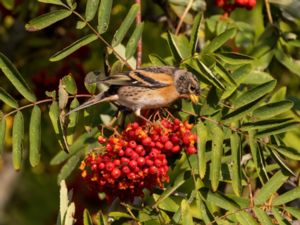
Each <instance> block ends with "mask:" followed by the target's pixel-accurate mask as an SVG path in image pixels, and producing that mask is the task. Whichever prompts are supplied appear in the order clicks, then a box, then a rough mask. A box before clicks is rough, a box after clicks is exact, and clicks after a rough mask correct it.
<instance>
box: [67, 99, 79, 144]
mask: <svg viewBox="0 0 300 225" xmlns="http://www.w3.org/2000/svg"><path fill="white" fill-rule="evenodd" d="M78 106H79V101H78V100H77V98H74V99H73V100H72V101H71V104H70V110H73V109H75V108H76V107H78ZM77 121H78V112H73V113H71V114H70V115H69V124H68V128H67V142H68V144H69V145H72V144H73V137H74V131H75V128H76V125H77Z"/></svg>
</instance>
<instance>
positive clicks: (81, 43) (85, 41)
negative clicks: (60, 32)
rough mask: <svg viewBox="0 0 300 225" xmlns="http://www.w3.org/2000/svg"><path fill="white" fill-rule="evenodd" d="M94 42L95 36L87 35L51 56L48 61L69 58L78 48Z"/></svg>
mask: <svg viewBox="0 0 300 225" xmlns="http://www.w3.org/2000/svg"><path fill="white" fill-rule="evenodd" d="M95 40H97V36H96V35H95V34H88V35H86V36H84V37H82V38H80V39H79V40H77V41H75V42H74V43H72V44H70V45H69V46H67V47H65V48H64V49H62V50H61V51H59V52H57V53H55V54H54V55H52V56H51V57H50V61H51V62H55V61H59V60H61V59H63V58H65V57H67V56H69V55H70V54H72V53H73V52H75V51H76V50H78V49H79V48H81V47H83V46H85V45H87V44H89V43H91V42H93V41H95Z"/></svg>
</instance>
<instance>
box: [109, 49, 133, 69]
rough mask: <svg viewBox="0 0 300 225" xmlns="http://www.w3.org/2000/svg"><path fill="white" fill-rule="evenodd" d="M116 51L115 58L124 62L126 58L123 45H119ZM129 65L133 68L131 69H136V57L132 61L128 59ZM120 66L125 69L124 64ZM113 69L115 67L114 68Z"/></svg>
mask: <svg viewBox="0 0 300 225" xmlns="http://www.w3.org/2000/svg"><path fill="white" fill-rule="evenodd" d="M114 50H115V52H116V53H118V55H117V54H115V56H116V57H117V58H118V59H119V60H120V61H121V62H123V61H124V59H125V58H126V56H125V47H124V45H122V44H119V45H117V46H116V47H114ZM126 62H127V64H128V65H129V66H130V67H131V68H136V59H135V58H134V57H131V58H130V59H128V60H127V61H126ZM120 66H121V67H123V64H122V63H120ZM112 69H113V67H112Z"/></svg>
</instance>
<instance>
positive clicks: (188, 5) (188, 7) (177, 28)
mask: <svg viewBox="0 0 300 225" xmlns="http://www.w3.org/2000/svg"><path fill="white" fill-rule="evenodd" d="M193 2H194V0H190V1H189V3H188V4H187V6H186V8H185V10H184V12H183V14H182V16H181V17H180V20H179V23H178V25H177V27H176V32H175V34H176V35H177V34H178V33H179V30H180V28H181V26H182V23H183V20H184V18H185V17H186V15H187V14H188V12H189V11H190V9H191V7H192V5H193Z"/></svg>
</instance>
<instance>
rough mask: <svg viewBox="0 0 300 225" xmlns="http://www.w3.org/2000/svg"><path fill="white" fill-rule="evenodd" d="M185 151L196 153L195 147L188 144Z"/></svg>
mask: <svg viewBox="0 0 300 225" xmlns="http://www.w3.org/2000/svg"><path fill="white" fill-rule="evenodd" d="M186 152H187V153H188V154H195V153H197V149H196V148H195V147H194V146H190V147H188V148H187V150H186Z"/></svg>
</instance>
